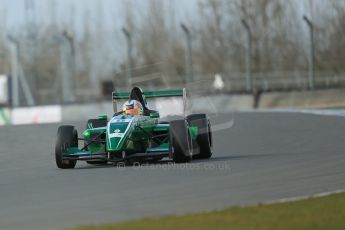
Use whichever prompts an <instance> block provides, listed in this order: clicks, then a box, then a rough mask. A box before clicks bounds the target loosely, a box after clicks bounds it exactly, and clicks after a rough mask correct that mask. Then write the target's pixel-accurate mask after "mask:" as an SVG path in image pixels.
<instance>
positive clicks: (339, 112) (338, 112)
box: [256, 109, 345, 117]
mask: <svg viewBox="0 0 345 230" xmlns="http://www.w3.org/2000/svg"><path fill="white" fill-rule="evenodd" d="M256 111H257V112H271V113H306V114H314V115H321V116H338V117H345V109H267V110H266V109H259V110H256Z"/></svg>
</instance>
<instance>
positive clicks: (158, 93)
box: [113, 88, 185, 100]
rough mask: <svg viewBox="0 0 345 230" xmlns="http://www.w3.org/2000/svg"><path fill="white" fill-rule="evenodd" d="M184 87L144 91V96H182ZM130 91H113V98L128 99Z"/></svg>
mask: <svg viewBox="0 0 345 230" xmlns="http://www.w3.org/2000/svg"><path fill="white" fill-rule="evenodd" d="M184 91H185V88H183V89H168V90H157V91H144V95H145V98H153V97H183V95H184ZM129 95H130V92H113V100H117V99H128V98H129Z"/></svg>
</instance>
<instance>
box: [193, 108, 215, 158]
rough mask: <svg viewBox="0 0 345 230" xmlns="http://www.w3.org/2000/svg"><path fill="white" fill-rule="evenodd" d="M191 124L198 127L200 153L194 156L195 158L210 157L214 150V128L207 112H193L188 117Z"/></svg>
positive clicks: (197, 140)
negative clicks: (212, 128)
mask: <svg viewBox="0 0 345 230" xmlns="http://www.w3.org/2000/svg"><path fill="white" fill-rule="evenodd" d="M187 121H188V123H189V125H190V126H196V127H198V136H197V138H196V142H197V144H198V145H199V149H200V153H199V154H197V155H195V156H193V158H194V159H209V158H211V156H212V152H213V143H212V130H211V124H210V121H209V119H208V118H207V116H206V114H192V115H189V116H188V117H187Z"/></svg>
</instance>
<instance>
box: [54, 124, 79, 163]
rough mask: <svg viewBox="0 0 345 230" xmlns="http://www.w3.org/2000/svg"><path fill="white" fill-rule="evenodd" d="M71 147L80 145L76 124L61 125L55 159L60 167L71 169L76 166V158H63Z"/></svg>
mask: <svg viewBox="0 0 345 230" xmlns="http://www.w3.org/2000/svg"><path fill="white" fill-rule="evenodd" d="M70 147H78V132H77V130H76V129H75V128H74V126H70V125H64V126H60V127H59V129H58V132H57V140H56V144H55V161H56V165H57V167H58V168H60V169H69V168H74V167H75V165H76V163H77V161H76V160H65V159H63V154H64V152H66V151H67V149H68V148H70Z"/></svg>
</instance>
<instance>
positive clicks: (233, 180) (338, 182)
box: [0, 111, 345, 230]
mask: <svg viewBox="0 0 345 230" xmlns="http://www.w3.org/2000/svg"><path fill="white" fill-rule="evenodd" d="M211 122H212V124H213V127H215V128H214V131H213V140H214V154H213V156H212V158H211V159H210V160H198V161H197V160H196V161H192V162H191V163H189V164H181V165H176V164H173V163H172V162H170V161H163V162H161V163H160V164H154V165H152V164H151V165H141V166H129V167H114V166H112V165H109V166H90V165H87V164H86V163H84V162H78V163H77V167H76V168H75V169H72V170H61V169H57V167H56V165H55V160H54V154H53V152H54V145H55V138H56V131H57V128H58V126H59V124H45V125H24V126H2V127H0V229H6V230H12V229H13V230H14V229H16V230H21V229H25V230H30V229H35V230H40V229H42V230H43V229H44V230H47V229H64V228H66V227H74V226H78V225H85V224H101V223H108V222H114V221H119V220H127V219H133V218H141V217H147V216H161V215H168V214H184V213H190V212H199V211H208V210H214V209H221V208H225V207H229V206H233V205H250V204H256V203H259V202H269V201H272V200H279V199H285V198H293V197H303V196H310V195H314V194H318V193H325V192H330V191H336V190H339V189H344V188H345V180H344V178H345V167H344V166H345V151H344V150H345V141H344V140H345V118H344V117H341V116H333V115H332V116H325V115H320V114H308V113H297V112H282V111H280V112H248V113H241V112H235V113H233V114H230V113H229V114H222V115H217V116H212V117H211ZM230 123H231V124H232V126H231V127H230V126H229V127H228V126H227V124H230ZM72 124H73V123H72ZM76 126H77V128H78V131H79V134H80V133H81V132H82V131H83V129H82V128H84V127H85V124H84V123H83V122H79V123H76ZM80 144H81V143H80Z"/></svg>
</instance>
